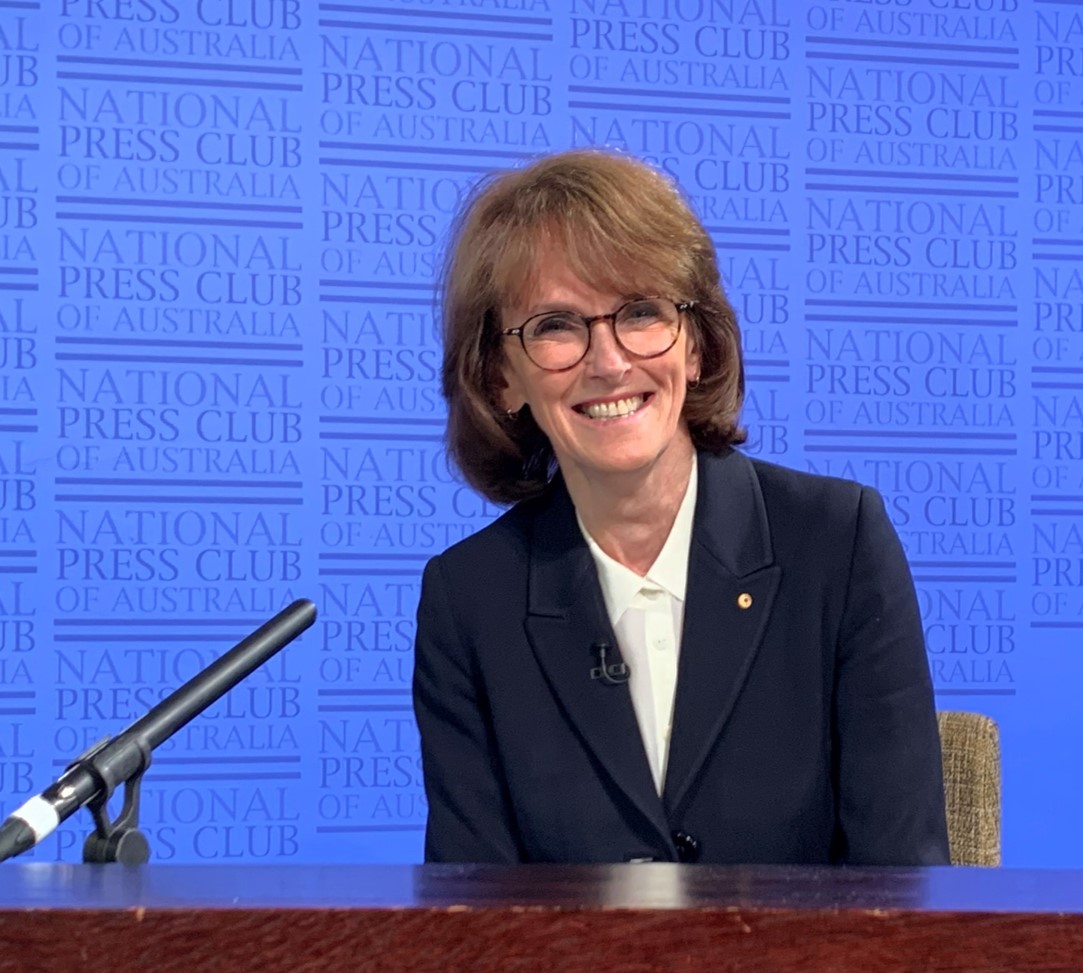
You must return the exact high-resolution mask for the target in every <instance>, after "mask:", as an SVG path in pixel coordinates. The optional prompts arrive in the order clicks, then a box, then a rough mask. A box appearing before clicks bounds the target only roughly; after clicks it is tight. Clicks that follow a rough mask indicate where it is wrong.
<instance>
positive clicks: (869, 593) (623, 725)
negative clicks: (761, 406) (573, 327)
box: [414, 451, 948, 865]
mask: <svg viewBox="0 0 1083 973" xmlns="http://www.w3.org/2000/svg"><path fill="white" fill-rule="evenodd" d="M698 490H699V492H698V497H697V502H696V511H695V521H694V526H693V531H692V543H691V550H690V552H689V571H688V588H687V593H686V601H685V614H684V630H683V637H682V642H681V653H680V662H679V669H678V680H677V693H676V700H675V704H674V722H673V731H672V737H671V742H670V753H669V763H668V768H667V773H666V779H665V789H664V792H663V794H662V795H661V796H659V795H658V792H657V790H656V788H655V785H654V781H653V779H652V777H651V772H650V768H649V766H648V763H647V758H646V755H645V752H644V750H643V744H642V739H641V737H640V732H639V726H638V724H637V722H636V717H635V712H634V709H633V707H632V701H631V695H630V693H629V691H628V687H627V685H619V686H618V685H607V684H605V683H604V682H601V681H599V680H596V679H594V680H592V679H591V677H590V671H591V669H592V668H593V667H594V666H596V665H597V662H598V660H597V656H596V654H595V652H594V650H593V649H592V646H593V645H594V643H595V642H597V641H598V640H601V639H604V640H607V641H608V642H609V643H610V644H612V645H615V644H616V639H615V637H614V635H613V632H612V629H611V627H610V625H609V621H608V617H607V614H606V611H605V607H604V602H603V599H602V594H601V589H600V586H599V583H598V578H597V574H596V571H595V567H594V562H593V560H592V558H591V555H590V552H589V550H588V548H587V546H586V544H585V543H584V541H583V538H582V535H581V534H580V532H579V528H578V525H577V524H576V520H575V512H574V508H573V506H572V503H571V499H570V497H569V496H568V493H567V490H566V489H565V488H564V486H563V484H562V483H561V481H560V480H559V478H558V479H557V480H556V481H555V482H554V484H553V485H552V486H551V487H550V488H549V489H548V490H547V491H546V493H545V494H544V495H543V496H542V497H540V498H539V499H536V500H531V501H527V502H524V503H521V504H519V505H517V506H516V507H514V508H513V509H512V510H510V511H509V512H508V513H506V514H505V515H504V516H502V517H501V518H499V519H498V520H497V521H495V522H494V523H493V524H491V525H489V526H488V527H486V528H485V529H484V530H482V531H480V532H479V533H477V534H475V535H474V536H472V537H469V538H467V539H466V540H464V541H462V542H461V543H459V544H456V545H455V546H454V547H452V548H450V549H449V550H448V551H446V552H445V553H443V554H441V555H439V556H438V557H435V558H433V559H432V560H431V561H430V562H429V564H428V567H427V568H426V570H425V576H424V580H423V584H422V592H421V602H420V605H419V608H418V629H417V642H416V660H415V671H414V705H415V710H416V714H417V721H418V726H419V729H420V732H421V749H422V759H423V763H424V773H425V787H426V793H427V797H428V802H429V819H428V829H427V834H426V843H425V857H426V859H427V860H429V861H459V862H518V861H560V862H621V861H628V860H631V859H640V858H648V859H656V860H661V861H678V860H689V859H697V858H698V860H699V861H703V862H749V863H751V862H782V863H805V862H808V863H846V864H893V865H935V864H946V863H947V861H948V848H947V834H946V827H945V823H944V797H943V785H942V781H941V765H940V747H939V738H938V735H937V727H936V717H935V713H934V709H933V694H932V687H931V682H930V679H929V668H928V663H927V660H926V656H925V647H924V640H923V637H922V627H921V620H920V617H919V613H918V607H917V602H916V598H915V596H914V586H913V582H912V580H911V577H910V572H909V568H908V566H907V563H906V559H905V557H904V555H903V551H902V548H901V546H900V544H899V540H898V537H897V536H896V534H895V531H894V529H893V527H892V526H891V523H890V521H889V520H888V518H887V515H886V513H885V511H884V507H883V503H882V501H881V500H880V497H879V495H878V494H877V493H876V492H875V491H874V490H871V489H869V488H867V487H861V486H859V485H858V484H856V483H850V482H847V481H843V480H836V479H830V478H826V477H819V476H813V475H810V474H807V473H798V472H795V471H793V470H788V469H784V468H782V467H779V466H774V465H771V464H767V463H761V462H758V461H755V460H750V459H748V458H747V457H745V456H744V455H742V454H741V453H738V452H733V451H728V452H726V453H723V454H722V455H711V454H707V453H701V454H700V456H699V484H698ZM742 596H750V597H751V605H749V606H748V607H742V605H748V600H749V599H748V597H742ZM685 836H691V838H690V839H689V838H686V837H685ZM693 846H694V847H693ZM690 848H692V849H693V850H692V851H690V850H689V849H690Z"/></svg>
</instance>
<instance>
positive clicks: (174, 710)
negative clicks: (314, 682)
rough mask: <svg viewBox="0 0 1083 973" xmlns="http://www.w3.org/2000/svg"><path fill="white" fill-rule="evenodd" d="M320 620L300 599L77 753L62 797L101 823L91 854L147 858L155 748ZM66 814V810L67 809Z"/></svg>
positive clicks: (91, 857)
mask: <svg viewBox="0 0 1083 973" xmlns="http://www.w3.org/2000/svg"><path fill="white" fill-rule="evenodd" d="M315 620H316V606H315V605H314V604H312V602H311V601H307V600H306V599H300V600H298V601H295V602H294V603H293V604H292V605H290V606H289V607H287V608H285V609H283V610H282V611H281V612H279V613H278V614H277V615H275V617H274V618H272V619H270V621H268V622H266V623H265V624H264V625H262V626H260V627H259V628H258V629H256V631H254V632H253V633H252V634H251V635H249V636H247V637H246V638H244V639H243V640H242V641H240V642H238V643H237V644H236V645H235V646H234V647H233V648H232V649H230V650H229V651H228V652H226V653H224V654H223V655H222V656H221V657H219V658H218V659H216V660H215V661H214V662H212V663H211V664H210V665H209V666H207V668H206V669H204V670H203V671H202V672H200V673H199V674H198V675H196V676H194V677H193V678H192V679H190V680H189V681H188V682H186V683H185V684H184V685H183V686H181V687H180V688H179V689H177V690H176V691H174V692H173V693H172V694H171V695H169V696H167V697H166V698H165V699H163V700H162V701H161V702H160V703H158V705H157V706H155V707H154V708H153V709H152V710H150V712H148V713H147V714H146V715H145V716H143V717H141V718H140V719H138V720H136V722H135V723H133V724H132V725H131V726H129V727H128V728H127V729H126V730H123V731H122V732H121V733H119V734H117V736H115V737H107V738H106V739H104V740H102V741H101V742H100V743H98V744H95V746H93V747H91V748H90V749H89V750H88V751H87V752H86V753H84V754H82V755H81V756H80V757H79V758H77V759H76V760H75V761H74V762H73V763H72V764H71V765H70V766H69V767H68V769H67V770H66V771H65V772H64V774H63V776H62V777H61V778H60V781H61V782H62V784H61V787H60V790H59V792H58V794H57V797H58V799H59V800H62V801H63V802H64V804H66V805H68V806H70V807H71V808H72V810H73V811H74V810H75V809H77V808H79V807H83V806H86V807H87V808H89V810H90V813H91V814H92V815H93V817H94V831H93V832H92V833H91V834H89V835H88V836H87V839H86V842H85V843H84V845H83V861H84V862H120V863H121V864H125V865H142V864H144V863H145V862H147V861H148V860H149V858H150V845H149V843H148V842H147V838H146V836H145V835H144V834H143V832H142V831H140V830H139V787H140V784H141V783H142V781H143V774H144V773H146V770H147V768H148V767H149V766H150V759H151V751H152V750H153V749H154V748H155V747H156V746H158V744H160V743H162V742H163V741H165V740H167V739H169V737H171V736H172V735H173V734H174V733H176V732H177V730H179V729H181V727H183V726H184V725H185V724H186V723H188V722H189V721H190V720H192V719H193V718H194V717H196V716H198V715H199V714H200V713H202V712H203V710H205V709H206V708H207V707H208V706H210V705H211V704H212V703H214V702H215V701H216V700H217V699H218V698H219V697H221V696H223V695H225V693H227V692H228V691H229V690H230V689H232V688H233V687H234V686H236V685H237V684H238V683H239V682H240V681H241V680H242V679H244V678H245V677H246V676H248V675H249V674H250V673H251V672H252V671H253V670H255V669H257V668H258V667H259V666H261V665H263V663H264V662H266V661H267V660H268V659H269V658H270V657H271V656H272V655H274V654H275V653H276V652H278V651H279V650H280V649H282V648H284V647H285V646H286V645H287V644H288V643H289V642H291V641H293V639H295V638H296V637H297V636H298V635H300V634H301V632H303V631H304V630H305V629H306V628H308V627H309V626H310V625H311V624H312V623H313V622H314V621H315ZM119 784H124V805H123V807H122V808H121V811H120V813H119V814H118V815H117V817H116V818H115V819H114V820H112V821H110V819H109V808H108V804H109V799H110V798H111V797H112V796H113V792H114V791H115V790H116V788H117V786H118V785H119ZM65 816H66V815H65Z"/></svg>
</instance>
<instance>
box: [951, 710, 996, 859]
mask: <svg viewBox="0 0 1083 973" xmlns="http://www.w3.org/2000/svg"><path fill="white" fill-rule="evenodd" d="M936 718H937V722H938V723H939V724H940V750H941V754H942V755H943V758H944V798H945V801H946V804H947V812H948V843H949V845H950V848H951V863H952V864H953V865H999V864H1000V733H999V731H998V730H997V725H996V723H995V722H994V721H993V720H991V719H990V718H989V717H988V716H983V715H982V714H980V713H960V712H952V711H944V712H940V713H937V714H936Z"/></svg>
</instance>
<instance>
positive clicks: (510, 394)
mask: <svg viewBox="0 0 1083 973" xmlns="http://www.w3.org/2000/svg"><path fill="white" fill-rule="evenodd" d="M500 374H501V375H502V376H503V379H504V387H503V388H502V389H501V390H500V391H499V393H498V394H497V401H499V403H500V407H501V408H502V409H503V410H504V411H505V412H508V413H513V412H518V411H519V410H520V409H521V408H522V407H523V406H524V405H526V395H524V394H523V389H522V383H521V382H520V381H519V376H518V375H516V374H515V369H514V368H513V367H512V365H511V363H510V362H508V361H507V360H506V359H505V361H504V364H503V365H502V366H501V369H500Z"/></svg>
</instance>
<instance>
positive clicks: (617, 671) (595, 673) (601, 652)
mask: <svg viewBox="0 0 1083 973" xmlns="http://www.w3.org/2000/svg"><path fill="white" fill-rule="evenodd" d="M612 647H613V646H611V645H610V644H609V643H608V642H607V641H606V640H605V639H598V640H597V641H596V642H595V643H594V644H593V645H591V647H590V648H591V651H593V652H597V653H598V665H596V666H594V667H593V668H592V669H591V670H590V678H591V679H600V680H601V681H602V682H604V683H607V684H608V685H610V686H621V685H623V684H624V683H626V682H627V681H628V677H629V676H630V675H631V670H630V669H629V668H628V666H626V665H625V664H624V663H623V662H621V661H620V660H619V657H618V661H617V662H612V663H607V662H606V661H605V657H606V653H607V652H608V651H609V650H610V649H611V648H612Z"/></svg>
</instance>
